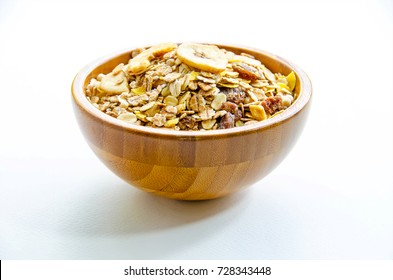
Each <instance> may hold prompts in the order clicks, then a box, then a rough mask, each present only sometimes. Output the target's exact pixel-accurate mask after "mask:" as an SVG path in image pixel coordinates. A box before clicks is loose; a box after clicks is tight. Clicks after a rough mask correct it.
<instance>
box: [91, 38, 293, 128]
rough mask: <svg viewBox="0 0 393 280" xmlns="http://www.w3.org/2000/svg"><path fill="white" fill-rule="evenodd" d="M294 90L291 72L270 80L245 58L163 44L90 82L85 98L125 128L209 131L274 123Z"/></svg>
mask: <svg viewBox="0 0 393 280" xmlns="http://www.w3.org/2000/svg"><path fill="white" fill-rule="evenodd" d="M295 84H296V76H295V74H294V73H293V72H291V73H290V74H289V75H288V76H283V75H282V74H280V73H275V74H273V73H272V72H271V71H270V70H269V69H267V68H266V67H265V66H264V65H263V64H262V63H261V62H260V61H259V60H256V59H255V58H254V57H252V56H251V55H249V54H245V53H241V54H234V53H233V52H230V51H227V50H225V49H220V48H218V47H217V46H214V45H202V44H195V43H183V44H180V45H177V44H173V43H164V44H159V45H156V46H152V47H150V48H148V49H137V50H135V51H133V52H132V54H131V59H130V60H129V62H128V64H126V65H124V64H119V65H118V66H117V67H115V69H113V70H112V72H110V73H108V74H106V75H104V74H99V75H98V76H97V77H96V78H93V79H91V81H90V84H89V85H88V86H87V88H86V96H87V99H88V100H89V101H90V102H91V103H92V104H93V105H94V106H95V107H97V108H98V109H99V110H101V111H102V112H104V113H106V114H108V115H110V116H112V117H115V118H117V119H120V120H123V121H125V122H127V123H131V124H135V125H143V126H151V127H160V128H168V129H175V130H213V129H226V128H232V127H238V126H243V125H248V124H252V123H256V122H258V121H263V120H265V119H268V118H271V117H273V116H274V115H276V114H278V113H280V112H281V111H282V110H285V109H286V108H288V107H289V106H290V105H291V104H292V103H293V101H294V92H293V90H294V88H295Z"/></svg>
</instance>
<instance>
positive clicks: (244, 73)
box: [232, 63, 262, 80]
mask: <svg viewBox="0 0 393 280" xmlns="http://www.w3.org/2000/svg"><path fill="white" fill-rule="evenodd" d="M232 67H233V70H235V71H236V72H238V73H239V75H240V77H242V78H244V79H248V80H258V79H261V78H262V76H261V74H259V71H258V70H257V69H256V68H255V67H253V66H250V65H247V64H245V63H236V64H233V65H232Z"/></svg>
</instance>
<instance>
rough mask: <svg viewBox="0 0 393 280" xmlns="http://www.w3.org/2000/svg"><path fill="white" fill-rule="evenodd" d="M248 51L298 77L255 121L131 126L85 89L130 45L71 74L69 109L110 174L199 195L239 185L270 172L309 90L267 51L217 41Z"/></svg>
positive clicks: (182, 195) (172, 194) (287, 146)
mask: <svg viewBox="0 0 393 280" xmlns="http://www.w3.org/2000/svg"><path fill="white" fill-rule="evenodd" d="M218 46H219V47H222V48H226V49H228V50H232V51H233V52H235V53H240V52H246V53H249V54H252V55H254V56H255V57H256V58H257V59H259V60H261V61H262V62H263V63H264V64H265V65H266V66H267V67H268V68H270V69H271V70H272V71H274V72H281V73H282V74H288V73H289V72H290V71H294V72H295V73H296V76H297V84H296V88H295V94H296V95H297V96H298V97H297V99H296V101H295V102H294V104H292V106H291V107H289V108H288V109H287V110H285V111H284V112H283V113H282V114H280V115H278V116H276V117H274V118H271V119H269V120H266V121H263V122H260V123H258V124H255V125H249V126H244V127H240V128H233V129H229V130H216V131H174V130H165V129H158V128H150V127H142V126H135V125H131V124H126V123H124V122H122V121H119V120H117V119H115V118H112V117H110V116H108V115H106V114H104V113H102V112H100V111H99V110H97V109H96V108H94V107H93V106H92V105H91V104H90V103H89V102H88V101H87V99H86V97H85V95H84V88H85V86H86V85H87V84H88V82H89V81H90V79H91V78H92V77H96V76H97V75H98V74H99V73H108V72H110V71H111V70H112V69H113V68H114V67H115V66H116V65H118V64H119V63H122V62H123V63H127V62H128V60H129V57H130V50H128V51H124V52H121V53H118V54H114V55H112V56H109V57H107V58H104V59H99V60H97V61H95V62H93V63H91V64H89V65H88V66H86V67H85V68H84V69H82V70H81V71H80V72H79V73H78V74H77V76H76V77H75V79H74V82H73V85H72V96H73V105H74V111H75V115H76V118H77V121H78V123H79V126H80V128H81V131H82V133H83V135H84V136H85V138H86V140H87V142H88V144H89V145H90V147H91V148H92V150H93V151H94V152H95V153H96V155H97V156H98V157H99V158H100V159H101V161H102V162H103V163H104V164H105V165H106V166H107V167H108V168H109V169H110V170H112V171H113V172H114V173H115V174H117V175H118V176H119V177H121V178H122V179H124V180H125V181H127V182H129V183H130V184H131V185H133V186H135V187H138V188H140V189H142V190H144V191H147V192H150V193H154V194H156V195H161V196H165V197H169V198H174V199H182V200H203V199H213V198H217V197H222V196H225V195H228V194H231V193H234V192H236V191H239V190H241V189H243V188H245V187H247V186H249V185H251V184H253V183H255V182H256V181H258V180H260V179H262V178H263V177H264V176H266V175H267V174H268V173H269V172H271V171H272V170H273V169H274V168H275V167H276V166H277V165H278V164H279V163H280V162H281V161H282V160H283V159H284V158H285V156H286V155H287V154H288V152H289V151H290V150H291V149H292V147H293V145H294V144H295V143H296V141H297V139H298V137H299V136H300V133H301V131H302V129H303V126H304V124H305V121H306V119H307V115H308V111H309V108H310V100H311V94H312V87H311V82H310V80H309V79H308V77H307V75H306V74H305V73H304V72H303V71H302V70H301V69H299V68H298V67H297V66H295V65H293V64H292V63H290V62H288V61H286V60H284V59H282V58H280V57H277V56H274V55H272V54H269V53H267V52H263V51H259V50H255V49H251V48H245V47H236V46H226V45H218Z"/></svg>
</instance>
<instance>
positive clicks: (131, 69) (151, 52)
mask: <svg viewBox="0 0 393 280" xmlns="http://www.w3.org/2000/svg"><path fill="white" fill-rule="evenodd" d="M176 47H177V46H176V44H173V43H163V44H159V45H156V46H152V47H150V48H148V49H147V50H144V51H143V52H141V53H139V54H138V55H137V56H135V57H133V58H132V59H130V61H129V62H128V66H127V68H126V70H127V71H128V73H129V74H130V75H138V74H141V73H143V72H145V71H146V70H147V68H148V67H149V66H150V61H151V60H152V59H153V58H154V57H157V56H161V55H163V54H165V53H167V52H169V51H171V50H173V49H175V48H176Z"/></svg>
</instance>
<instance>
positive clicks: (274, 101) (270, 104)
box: [262, 96, 283, 115]
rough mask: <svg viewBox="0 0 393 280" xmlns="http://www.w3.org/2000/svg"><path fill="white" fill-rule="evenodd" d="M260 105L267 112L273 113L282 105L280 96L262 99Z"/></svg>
mask: <svg viewBox="0 0 393 280" xmlns="http://www.w3.org/2000/svg"><path fill="white" fill-rule="evenodd" d="M262 106H263V108H264V109H265V111H266V112H267V113H269V114H270V115H273V114H274V113H275V112H277V111H280V110H281V109H282V108H283V106H282V99H281V96H271V97H268V98H266V99H265V100H264V101H262Z"/></svg>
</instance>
